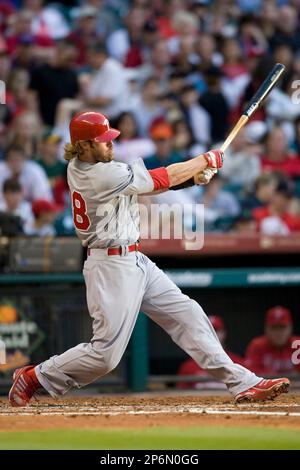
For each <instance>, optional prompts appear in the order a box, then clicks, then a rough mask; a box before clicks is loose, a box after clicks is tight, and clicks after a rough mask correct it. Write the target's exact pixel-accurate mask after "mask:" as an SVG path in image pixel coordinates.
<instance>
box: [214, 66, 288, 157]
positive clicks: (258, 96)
mask: <svg viewBox="0 0 300 470" xmlns="http://www.w3.org/2000/svg"><path fill="white" fill-rule="evenodd" d="M284 69H285V66H284V65H283V64H279V63H277V64H276V65H274V67H273V69H272V70H271V72H270V73H269V75H268V76H267V78H266V79H265V80H264V82H263V83H262V84H261V86H260V87H259V89H258V90H257V92H256V93H255V95H254V96H253V98H252V100H251V101H250V102H249V103H248V105H247V106H246V108H245V110H244V112H243V114H242V116H241V117H240V119H239V120H238V122H237V123H236V125H235V126H234V128H233V129H232V131H231V132H230V134H229V135H228V137H227V139H226V140H225V142H224V143H223V145H222V146H221V149H220V150H222V152H225V150H227V148H228V147H229V145H230V144H231V142H232V141H233V139H234V138H235V137H236V136H237V134H238V133H239V131H240V130H241V129H242V127H244V125H245V124H247V122H248V121H249V119H250V117H251V116H252V115H253V114H254V113H255V111H256V110H257V108H258V107H259V106H260V105H261V103H262V102H263V100H264V99H265V98H266V97H267V96H268V94H269V93H270V91H271V90H272V88H273V87H274V86H275V84H276V83H277V82H278V80H279V78H280V77H281V75H282V73H283V71H284Z"/></svg>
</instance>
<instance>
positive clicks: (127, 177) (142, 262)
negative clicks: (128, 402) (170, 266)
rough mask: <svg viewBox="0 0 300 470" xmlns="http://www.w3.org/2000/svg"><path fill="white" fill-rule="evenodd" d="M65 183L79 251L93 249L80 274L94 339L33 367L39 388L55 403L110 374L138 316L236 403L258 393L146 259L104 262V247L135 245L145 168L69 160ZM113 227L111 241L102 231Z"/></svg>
mask: <svg viewBox="0 0 300 470" xmlns="http://www.w3.org/2000/svg"><path fill="white" fill-rule="evenodd" d="M68 181H69V185H70V189H71V196H72V199H73V211H74V221H75V225H76V230H77V234H78V236H79V237H80V239H81V240H82V242H83V244H84V245H88V246H90V247H97V249H92V250H90V255H89V256H88V259H87V260H86V261H85V263H84V269H83V274H84V279H85V283H86V290H87V304H88V309H89V313H90V315H91V317H92V319H93V338H92V339H91V341H90V342H89V343H82V344H78V345H77V346H75V347H74V348H71V349H69V350H68V351H66V352H64V353H63V354H60V355H58V356H53V357H51V358H50V359H48V360H47V361H45V362H43V363H42V364H40V365H38V366H37V367H36V368H35V371H36V374H37V377H38V380H39V382H40V383H41V384H42V386H43V387H44V388H45V389H46V390H47V391H48V392H49V393H50V394H51V395H52V396H54V397H56V396H59V395H62V394H64V393H66V392H67V391H68V390H70V389H71V388H73V387H78V388H80V387H83V386H84V385H86V384H88V383H90V382H93V381H94V380H96V379H97V378H99V377H101V376H103V375H104V374H107V373H108V372H109V371H111V370H112V369H114V368H115V367H116V366H117V365H118V363H119V361H120V359H121V358H122V355H123V353H124V351H125V349H126V346H127V344H128V341H129V339H130V336H131V333H132V330H133V328H134V325H135V322H136V319H137V316H138V314H139V311H143V312H144V313H145V314H146V315H148V316H149V317H150V318H151V319H152V320H153V321H155V322H156V323H157V324H158V325H160V326H161V327H162V328H163V329H164V330H165V331H166V332H167V333H168V334H169V335H170V336H171V338H172V339H173V341H175V343H177V344H178V345H179V346H180V347H181V348H182V349H184V351H186V352H187V353H188V354H189V355H190V356H191V357H193V358H194V359H195V361H196V362H197V363H198V364H199V365H200V366H201V367H202V368H204V369H206V370H207V371H208V372H210V373H211V375H212V376H213V377H215V378H217V379H219V380H220V381H222V382H224V383H225V384H226V385H227V387H228V390H229V391H230V392H231V393H232V394H233V395H236V394H238V393H240V392H242V391H244V390H247V389H248V388H250V387H252V386H254V385H256V384H257V383H258V382H259V381H260V380H261V379H260V378H258V377H257V376H256V375H255V374H253V373H252V372H250V371H249V370H247V369H245V368H244V367H242V366H240V365H237V364H234V363H233V362H232V360H231V359H230V358H229V357H228V356H227V354H226V353H225V351H224V350H223V348H222V346H221V344H220V342H219V340H218V337H217V335H216V333H215V331H214V329H213V327H212V325H211V323H210V321H209V319H208V317H207V316H206V314H205V313H204V311H203V310H202V308H201V307H200V305H199V304H198V303H197V302H195V301H194V300H192V299H190V298H189V297H188V296H187V295H185V294H183V293H182V292H181V291H180V289H179V288H178V287H177V286H176V285H175V284H174V283H173V282H172V281H171V280H170V279H169V278H168V277H167V275H166V274H165V273H164V272H163V271H161V270H160V269H159V268H158V267H157V266H156V264H155V263H153V262H152V261H151V260H150V259H149V258H148V257H147V256H146V255H144V254H143V253H141V252H139V251H132V252H128V251H126V250H124V252H122V253H121V254H120V255H114V256H110V255H109V254H108V250H107V249H106V248H105V247H107V246H110V245H117V244H123V243H124V240H127V241H128V243H130V242H135V241H136V240H137V238H138V235H139V230H138V214H137V211H136V209H134V210H132V207H133V206H134V205H135V202H136V197H137V194H139V193H147V192H150V191H151V190H152V189H153V187H154V184H153V182H152V178H151V176H150V174H149V173H148V172H147V170H146V168H145V166H144V163H143V161H142V160H137V161H136V162H134V163H133V164H131V165H126V164H123V163H116V162H110V163H97V164H95V165H89V164H86V163H81V162H80V161H79V160H77V159H74V160H72V161H71V162H70V163H69V168H68ZM99 207H100V209H99ZM103 211H104V212H108V217H107V216H106V217H104V215H105V214H104V212H103ZM103 214H104V215H103ZM116 214H118V215H119V216H118V217H116ZM128 214H130V216H128ZM116 219H118V221H117V224H116V226H115V225H114V224H112V225H113V229H112V233H113V238H112V239H111V238H110V237H111V234H109V233H108V231H107V230H106V226H107V224H108V223H109V221H112V222H115V220H116ZM126 224H128V225H129V235H128V234H127V231H126V230H127V228H126V227H125V225H126ZM125 229H126V230H125ZM126 237H127V238H126ZM99 247H101V248H99ZM103 247H104V248H103Z"/></svg>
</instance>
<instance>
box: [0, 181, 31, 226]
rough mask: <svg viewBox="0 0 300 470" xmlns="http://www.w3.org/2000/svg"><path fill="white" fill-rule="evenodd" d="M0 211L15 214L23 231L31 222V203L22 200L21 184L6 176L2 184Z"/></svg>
mask: <svg viewBox="0 0 300 470" xmlns="http://www.w3.org/2000/svg"><path fill="white" fill-rule="evenodd" d="M0 211H1V212H5V213H6V214H10V215H16V216H18V217H20V219H21V221H22V226H23V231H24V232H25V233H26V232H27V227H28V226H29V225H30V224H31V223H32V222H33V219H34V218H33V213H32V210H31V204H30V203H29V202H28V201H25V200H24V197H23V192H22V186H21V184H20V183H19V181H18V180H17V179H15V178H8V179H7V180H5V181H4V184H3V200H2V202H0Z"/></svg>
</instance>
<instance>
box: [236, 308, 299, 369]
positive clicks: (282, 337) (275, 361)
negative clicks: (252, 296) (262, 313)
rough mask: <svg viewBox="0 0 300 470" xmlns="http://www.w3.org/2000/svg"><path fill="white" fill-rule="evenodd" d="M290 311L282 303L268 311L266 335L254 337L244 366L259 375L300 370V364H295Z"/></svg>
mask: <svg viewBox="0 0 300 470" xmlns="http://www.w3.org/2000/svg"><path fill="white" fill-rule="evenodd" d="M296 340H298V341H299V340H300V337H299V336H298V337H297V336H293V320H292V316H291V312H290V311H289V310H288V309H287V308H285V307H281V306H277V307H273V308H271V309H269V310H268V311H267V313H266V320H265V334H264V335H263V336H259V337H257V338H254V339H253V340H252V341H251V342H250V344H249V346H248V348H247V351H246V359H245V366H246V367H248V368H249V369H250V370H252V371H253V372H255V373H256V374H259V375H270V376H277V375H282V374H289V373H290V374H291V373H295V372H300V365H299V364H298V365H296V364H293V363H292V355H293V353H294V352H295V349H293V342H294V341H296Z"/></svg>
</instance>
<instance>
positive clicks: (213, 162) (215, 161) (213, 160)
mask: <svg viewBox="0 0 300 470" xmlns="http://www.w3.org/2000/svg"><path fill="white" fill-rule="evenodd" d="M203 156H204V158H205V160H206V161H207V165H208V167H209V168H217V169H218V168H221V167H222V165H223V158H224V152H222V151H221V150H210V151H209V152H206V153H204V155H203Z"/></svg>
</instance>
